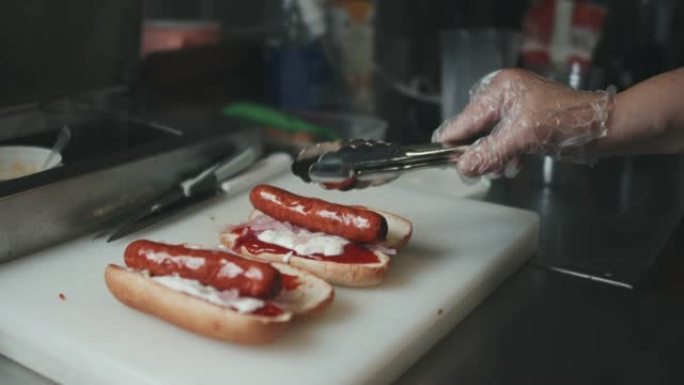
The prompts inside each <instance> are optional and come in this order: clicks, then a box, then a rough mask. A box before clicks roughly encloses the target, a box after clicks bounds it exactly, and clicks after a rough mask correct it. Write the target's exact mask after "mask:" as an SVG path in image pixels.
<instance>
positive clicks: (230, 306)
mask: <svg viewBox="0 0 684 385" xmlns="http://www.w3.org/2000/svg"><path fill="white" fill-rule="evenodd" d="M124 260H125V263H126V265H127V267H126V268H124V267H120V266H117V265H114V264H110V265H109V266H107V269H106V270H105V282H106V283H107V288H108V289H109V291H110V292H111V293H112V294H113V295H114V297H115V298H116V299H118V300H119V301H120V302H122V303H123V304H125V305H127V306H130V307H132V308H134V309H137V310H140V311H142V312H144V313H147V314H150V315H152V316H155V317H157V318H160V319H162V320H165V321H167V322H169V323H171V324H174V325H176V326H178V327H180V328H182V329H185V330H188V331H192V332H195V333H197V334H200V335H203V336H205V337H210V338H214V339H219V340H224V341H229V342H235V343H241V344H260V343H268V342H271V341H273V340H274V339H275V338H277V337H278V336H280V335H281V334H282V333H283V332H284V331H285V330H286V329H287V327H288V326H289V324H290V323H291V321H292V320H293V319H295V318H296V317H301V316H308V315H311V314H316V313H320V312H322V311H323V310H325V309H326V308H327V307H328V306H329V305H330V303H331V302H332V300H333V298H334V291H333V289H332V287H331V286H330V285H329V284H328V283H326V282H325V281H323V280H322V279H320V278H317V277H315V276H313V275H311V274H308V273H306V272H305V271H302V270H299V269H296V268H294V267H291V266H287V265H282V264H268V263H263V262H257V261H251V260H247V259H244V258H242V257H239V256H235V255H232V254H230V253H226V252H221V251H217V250H204V249H199V248H194V247H185V246H179V245H167V244H163V243H158V242H152V241H146V240H140V241H135V242H133V243H132V244H130V245H129V246H128V247H127V248H126V250H125V252H124ZM228 264H231V267H226V266H229V265H228ZM221 271H223V273H224V274H223V275H224V276H222V273H221ZM250 272H251V273H250ZM239 275H242V277H240V278H239V279H238V276H239ZM257 295H258V296H260V297H257Z"/></svg>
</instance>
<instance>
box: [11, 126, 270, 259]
mask: <svg viewBox="0 0 684 385" xmlns="http://www.w3.org/2000/svg"><path fill="white" fill-rule="evenodd" d="M224 123H225V124H224V125H223V126H222V127H213V128H212V129H206V128H204V129H195V128H193V127H189V126H185V127H182V128H181V129H180V130H179V131H178V132H176V133H174V132H172V131H170V130H167V129H164V126H160V125H151V124H145V123H140V122H134V121H130V120H125V119H123V120H122V119H115V118H100V119H97V120H94V121H89V122H87V123H79V124H76V125H74V126H73V129H72V131H73V134H72V135H73V136H72V137H73V139H72V142H71V143H70V144H69V146H68V147H67V148H66V150H65V151H64V153H63V166H61V167H58V168H55V169H50V170H47V171H45V172H41V173H38V174H34V175H30V176H27V177H24V178H20V179H15V180H11V181H4V182H0V212H2V215H0V261H2V260H8V259H12V258H16V257H20V256H22V255H25V254H27V253H30V252H33V251H36V250H39V249H42V248H45V247H48V246H51V245H54V244H56V243H59V242H62V241H65V240H67V239H70V238H74V237H77V236H80V235H83V234H85V233H87V232H89V231H95V230H96V229H98V228H101V227H103V226H105V225H106V224H107V223H108V222H109V221H111V220H112V219H113V218H115V217H116V216H117V215H121V213H122V212H123V211H124V210H126V209H130V208H131V207H135V205H136V204H138V203H140V202H143V201H145V200H146V199H149V198H150V197H152V196H153V195H155V194H157V193H158V192H159V191H161V190H163V189H165V188H167V187H169V186H170V185H171V184H173V183H176V182H177V181H179V180H181V179H182V178H183V177H186V176H188V175H190V174H191V173H193V172H196V171H197V170H198V169H200V168H202V167H206V166H207V165H209V164H211V163H212V162H214V161H216V160H217V159H219V158H221V157H223V156H227V155H229V154H230V153H234V152H237V151H240V150H243V149H245V148H247V147H253V148H255V149H256V150H257V152H258V153H259V154H261V151H262V148H261V138H260V137H259V136H258V133H256V132H254V131H253V130H252V131H250V130H244V129H239V128H238V127H237V124H232V123H231V122H230V120H228V119H226V120H225V121H224ZM55 136H56V133H55V132H54V131H53V132H43V133H38V134H34V135H32V136H29V137H24V138H13V139H11V140H7V141H5V142H3V143H0V144H29V145H42V146H47V147H49V146H50V144H51V141H52V140H54V138H55Z"/></svg>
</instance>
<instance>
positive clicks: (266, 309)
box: [249, 302, 285, 317]
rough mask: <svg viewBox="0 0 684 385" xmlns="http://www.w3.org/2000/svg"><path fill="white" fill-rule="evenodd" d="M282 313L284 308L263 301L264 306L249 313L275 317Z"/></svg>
mask: <svg viewBox="0 0 684 385" xmlns="http://www.w3.org/2000/svg"><path fill="white" fill-rule="evenodd" d="M283 313H285V310H283V309H282V308H280V307H279V306H278V305H275V304H273V303H271V302H266V303H264V306H262V307H260V308H258V309H256V310H254V311H253V312H251V313H249V314H253V315H262V316H266V317H277V316H279V315H281V314H283Z"/></svg>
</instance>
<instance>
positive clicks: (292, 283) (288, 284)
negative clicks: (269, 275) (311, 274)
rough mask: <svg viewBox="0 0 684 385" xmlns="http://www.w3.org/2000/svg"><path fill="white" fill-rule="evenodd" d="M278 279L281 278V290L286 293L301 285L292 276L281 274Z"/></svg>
mask: <svg viewBox="0 0 684 385" xmlns="http://www.w3.org/2000/svg"><path fill="white" fill-rule="evenodd" d="M280 277H281V278H282V285H283V289H285V290H287V291H292V290H295V289H296V288H298V287H299V285H301V284H302V283H301V282H299V279H297V277H295V276H294V275H288V274H282V273H281V274H280Z"/></svg>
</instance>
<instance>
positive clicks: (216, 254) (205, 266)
mask: <svg viewBox="0 0 684 385" xmlns="http://www.w3.org/2000/svg"><path fill="white" fill-rule="evenodd" d="M124 261H125V262H126V266H128V267H130V268H133V269H139V270H147V271H149V273H150V275H151V276H159V275H171V274H173V273H176V274H178V275H179V276H181V277H183V278H189V279H194V280H197V281H199V282H200V283H202V284H203V285H208V286H212V287H215V288H216V289H218V290H228V289H237V290H238V292H239V294H240V295H243V296H248V297H255V298H272V297H274V296H275V295H276V294H278V292H279V291H280V286H281V277H280V273H279V272H278V270H276V269H275V268H273V267H272V266H271V265H269V264H266V263H262V262H258V261H250V260H247V259H244V258H240V257H236V256H234V255H231V254H229V253H227V252H222V251H218V250H202V249H197V248H189V247H185V246H183V245H167V244H163V243H158V242H152V241H148V240H138V241H135V242H133V243H131V244H130V245H128V247H127V248H126V251H125V252H124Z"/></svg>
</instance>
